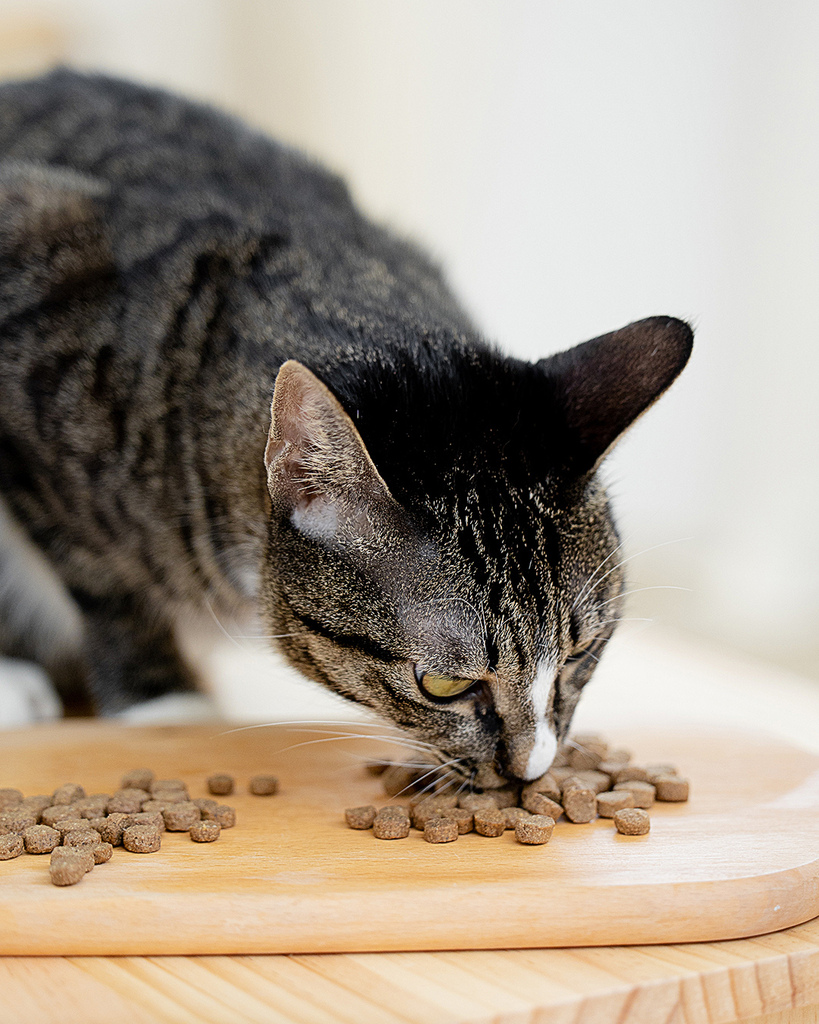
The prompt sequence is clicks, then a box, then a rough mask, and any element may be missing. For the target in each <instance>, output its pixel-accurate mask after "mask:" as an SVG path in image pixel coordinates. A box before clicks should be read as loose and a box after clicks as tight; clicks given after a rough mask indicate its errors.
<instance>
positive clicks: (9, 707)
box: [0, 658, 63, 729]
mask: <svg viewBox="0 0 819 1024" xmlns="http://www.w3.org/2000/svg"><path fill="white" fill-rule="evenodd" d="M62 713H63V707H62V704H61V703H60V698H59V697H58V696H57V691H56V690H55V689H54V687H53V686H52V685H51V680H50V679H49V677H48V675H47V674H46V673H45V672H44V671H43V670H42V669H41V668H40V667H39V665H35V664H34V663H33V662H31V661H21V660H19V659H18V658H0V728H2V729H11V728H14V727H15V726H20V725H31V723H32V722H47V721H50V720H51V719H54V718H59V717H60V716H61V715H62Z"/></svg>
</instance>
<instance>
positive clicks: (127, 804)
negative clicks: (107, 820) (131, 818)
mask: <svg viewBox="0 0 819 1024" xmlns="http://www.w3.org/2000/svg"><path fill="white" fill-rule="evenodd" d="M147 799H148V794H147V793H146V792H145V790H144V789H120V790H118V791H117V792H116V793H114V795H113V796H112V797H111V799H110V800H109V801H108V807H107V810H108V813H109V814H138V813H139V812H140V811H141V810H142V805H143V804H144V803H145V802H146V801H147Z"/></svg>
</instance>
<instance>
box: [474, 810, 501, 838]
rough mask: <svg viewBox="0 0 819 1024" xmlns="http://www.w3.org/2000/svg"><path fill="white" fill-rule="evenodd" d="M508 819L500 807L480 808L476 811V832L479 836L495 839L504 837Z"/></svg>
mask: <svg viewBox="0 0 819 1024" xmlns="http://www.w3.org/2000/svg"><path fill="white" fill-rule="evenodd" d="M505 828H506V818H505V816H504V813H503V811H502V810H500V808H498V807H479V808H478V809H477V810H476V811H475V831H476V832H477V833H478V835H481V836H489V837H490V838H492V839H494V838H496V837H497V836H500V835H503V832H504V830H505Z"/></svg>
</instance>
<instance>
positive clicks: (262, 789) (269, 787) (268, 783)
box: [249, 775, 279, 796]
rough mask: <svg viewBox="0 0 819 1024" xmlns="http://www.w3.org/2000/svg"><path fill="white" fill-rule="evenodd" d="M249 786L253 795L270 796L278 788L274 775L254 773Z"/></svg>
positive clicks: (277, 781)
mask: <svg viewBox="0 0 819 1024" xmlns="http://www.w3.org/2000/svg"><path fill="white" fill-rule="evenodd" d="M249 788H250V792H251V793H252V794H253V795H254V796H272V795H273V794H274V793H277V792H278V790H279V780H278V779H277V778H276V776H275V775H254V776H253V778H252V779H251V780H250V787H249Z"/></svg>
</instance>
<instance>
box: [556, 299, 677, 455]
mask: <svg viewBox="0 0 819 1024" xmlns="http://www.w3.org/2000/svg"><path fill="white" fill-rule="evenodd" d="M693 340H694V333H693V331H692V330H691V328H690V327H689V326H688V324H687V323H684V322H683V321H682V320H676V319H675V318H674V317H670V316H654V317H649V318H648V319H647V320H639V321H637V322H636V323H633V324H629V325H628V326H627V327H623V328H621V329H620V330H619V331H612V333H611V334H604V335H602V336H601V337H599V338H593V339H592V340H591V341H586V342H584V343H583V344H582V345H576V346H575V347H574V348H571V349H569V350H568V351H566V352H558V353H557V354H556V355H554V356H551V357H549V358H547V359H541V360H540V362H539V363H538V364H537V365H538V367H540V368H541V369H542V370H543V372H544V376H545V377H546V379H547V381H548V382H549V385H550V388H551V391H552V397H553V399H554V402H555V405H556V407H557V408H558V409H559V415H560V416H561V418H562V421H563V426H564V428H565V431H566V434H565V437H564V441H563V448H564V457H565V458H566V463H567V468H569V469H570V470H571V471H572V472H574V473H577V474H584V473H587V472H590V471H592V470H594V469H596V468H597V466H598V465H599V464H600V463H601V462H602V460H603V459H604V458H605V456H606V455H607V454H608V452H609V451H610V450H611V448H612V446H613V445H614V444H615V442H616V441H617V440H618V438H619V437H621V436H622V434H623V433H624V432H625V431H626V430H627V429H628V428H629V427H630V426H631V424H632V423H633V422H634V421H635V420H636V419H637V418H638V417H639V416H640V415H642V413H644V412H645V411H646V409H648V408H649V406H651V405H653V404H654V402H655V401H656V400H657V399H658V398H659V397H660V395H661V394H662V393H663V392H664V391H665V390H666V388H668V387H669V386H670V385H671V384H672V383H673V381H674V380H675V378H676V377H677V376H678V375H679V373H680V372H681V371H682V369H683V367H684V366H685V364H686V363H687V362H688V357H689V355H690V354H691V347H692V344H693Z"/></svg>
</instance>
